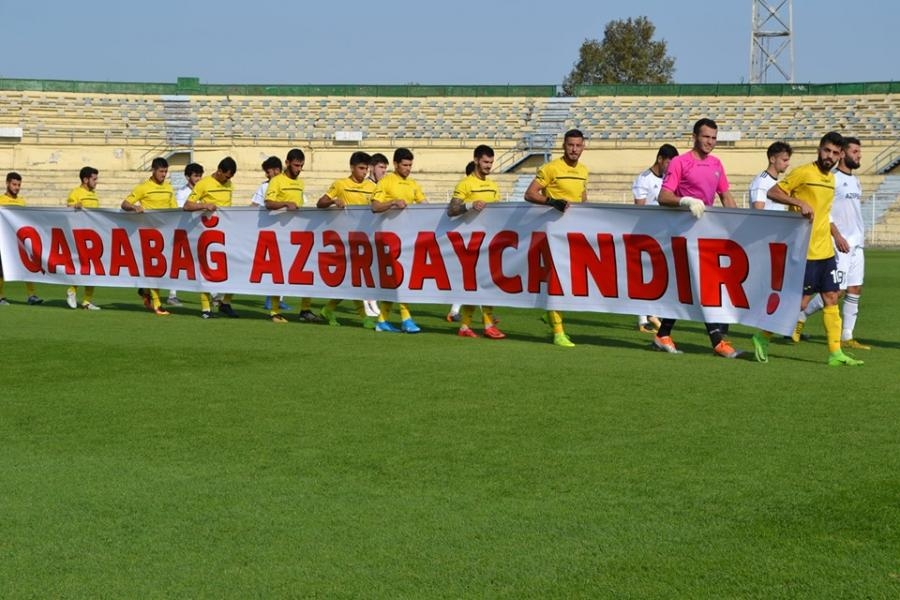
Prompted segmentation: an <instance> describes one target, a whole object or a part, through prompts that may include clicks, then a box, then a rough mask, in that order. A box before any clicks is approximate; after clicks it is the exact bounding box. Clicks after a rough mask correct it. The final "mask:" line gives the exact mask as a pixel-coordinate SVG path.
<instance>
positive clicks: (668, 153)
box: [656, 144, 678, 158]
mask: <svg viewBox="0 0 900 600" xmlns="http://www.w3.org/2000/svg"><path fill="white" fill-rule="evenodd" d="M676 156H678V150H677V149H676V148H675V146H673V145H672V144H663V145H662V146H660V147H659V150H658V151H657V153H656V158H659V157H662V158H675V157H676Z"/></svg>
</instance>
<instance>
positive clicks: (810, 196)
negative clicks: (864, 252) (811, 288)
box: [775, 162, 834, 260]
mask: <svg viewBox="0 0 900 600" xmlns="http://www.w3.org/2000/svg"><path fill="white" fill-rule="evenodd" d="M775 185H777V186H778V187H780V188H781V190H782V191H783V192H785V193H786V194H789V195H791V196H793V197H794V198H797V199H798V200H803V201H804V202H806V203H807V204H809V205H810V206H811V207H812V209H813V213H814V216H813V222H812V232H811V233H810V234H809V249H808V250H807V252H806V258H807V259H808V260H821V259H823V258H831V257H832V256H834V246H833V245H832V242H831V221H830V219H829V215H830V214H831V204H832V202H834V174H833V173H832V172H831V171H829V172H827V173H823V172H822V171H820V170H819V167H818V166H816V163H814V162H813V163H809V164H807V165H803V166H801V167H797V168H796V169H794V170H793V171H791V172H790V173H788V174H787V177H785V178H784V179H782V180H781V181H779V182H778V183H776V184H775ZM790 209H791V210H793V211H796V210H797V209H796V208H794V207H793V206H791V207H790Z"/></svg>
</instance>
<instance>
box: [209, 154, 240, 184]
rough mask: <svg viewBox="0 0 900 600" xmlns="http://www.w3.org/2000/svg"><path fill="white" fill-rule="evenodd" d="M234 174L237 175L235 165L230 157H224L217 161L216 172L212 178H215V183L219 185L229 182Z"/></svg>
mask: <svg viewBox="0 0 900 600" xmlns="http://www.w3.org/2000/svg"><path fill="white" fill-rule="evenodd" d="M235 173H237V163H236V162H235V161H234V159H233V158H231V157H230V156H226V157H225V158H223V159H222V160H220V161H219V166H218V167H216V172H215V173H213V177H215V178H216V181H218V182H219V183H225V182H226V181H230V180H231V178H232V177H234V174H235Z"/></svg>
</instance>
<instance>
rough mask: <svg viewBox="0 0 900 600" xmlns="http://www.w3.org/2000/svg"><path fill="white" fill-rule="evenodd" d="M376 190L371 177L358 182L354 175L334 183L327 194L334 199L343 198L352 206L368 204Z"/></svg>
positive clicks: (345, 202)
mask: <svg viewBox="0 0 900 600" xmlns="http://www.w3.org/2000/svg"><path fill="white" fill-rule="evenodd" d="M374 192H375V182H374V181H372V180H371V179H363V181H362V183H356V182H355V181H353V178H352V177H346V178H344V179H338V180H337V181H335V182H334V183H332V184H331V187H329V188H328V191H327V192H325V195H326V196H328V197H329V198H331V199H332V200H343V201H344V204H347V205H350V206H368V205H369V202H371V200H372V194H373V193H374Z"/></svg>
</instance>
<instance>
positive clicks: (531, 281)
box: [528, 231, 563, 296]
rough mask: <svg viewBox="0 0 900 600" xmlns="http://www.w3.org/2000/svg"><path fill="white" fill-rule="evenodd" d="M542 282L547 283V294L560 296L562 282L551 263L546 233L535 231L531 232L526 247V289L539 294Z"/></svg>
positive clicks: (551, 258) (551, 255)
mask: <svg viewBox="0 0 900 600" xmlns="http://www.w3.org/2000/svg"><path fill="white" fill-rule="evenodd" d="M542 283H546V284H547V294H549V295H550V296H562V294H563V291H562V284H561V283H560V281H559V275H557V273H556V265H554V264H553V254H552V253H551V252H550V242H549V241H548V240H547V234H546V233H544V232H543V231H535V232H533V233H532V234H531V245H530V246H529V247H528V291H529V292H531V293H532V294H539V293H540V291H541V284H542Z"/></svg>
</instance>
